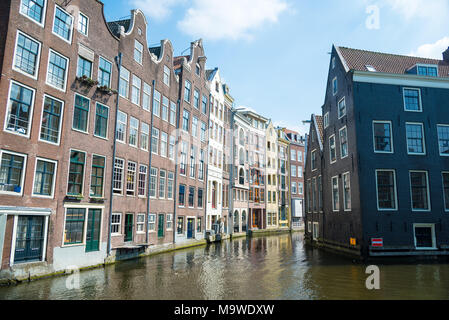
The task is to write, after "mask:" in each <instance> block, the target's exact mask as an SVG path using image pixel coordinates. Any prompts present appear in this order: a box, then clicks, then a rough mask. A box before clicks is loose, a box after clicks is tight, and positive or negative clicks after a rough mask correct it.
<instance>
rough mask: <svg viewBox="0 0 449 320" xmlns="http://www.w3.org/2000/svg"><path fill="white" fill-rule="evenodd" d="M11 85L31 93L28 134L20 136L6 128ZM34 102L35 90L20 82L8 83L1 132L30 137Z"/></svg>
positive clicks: (12, 81)
mask: <svg viewBox="0 0 449 320" xmlns="http://www.w3.org/2000/svg"><path fill="white" fill-rule="evenodd" d="M13 84H16V85H18V86H21V87H24V88H26V89H28V90H31V91H32V92H33V98H32V99H31V106H30V110H29V114H30V117H29V120H28V129H27V132H28V133H27V134H21V133H18V132H15V131H10V130H7V128H8V112H9V107H10V101H11V91H12V85H13ZM35 101H36V90H35V89H33V88H31V87H28V86H26V85H24V84H22V83H20V82H17V81H14V80H11V81H10V82H9V92H8V100H7V103H6V110H5V123H4V125H3V131H4V132H7V133H9V134H15V135H17V136H20V137H26V138H27V139H29V138H30V136H31V128H32V122H33V112H34V103H35ZM61 120H62V119H61ZM39 136H40V131H39Z"/></svg>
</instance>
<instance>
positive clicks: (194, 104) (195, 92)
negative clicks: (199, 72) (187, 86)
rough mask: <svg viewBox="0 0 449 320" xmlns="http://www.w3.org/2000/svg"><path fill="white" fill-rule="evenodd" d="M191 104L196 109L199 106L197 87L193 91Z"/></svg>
mask: <svg viewBox="0 0 449 320" xmlns="http://www.w3.org/2000/svg"><path fill="white" fill-rule="evenodd" d="M193 106H194V107H195V108H196V109H199V108H200V92H199V91H198V90H197V89H195V90H194V92H193Z"/></svg>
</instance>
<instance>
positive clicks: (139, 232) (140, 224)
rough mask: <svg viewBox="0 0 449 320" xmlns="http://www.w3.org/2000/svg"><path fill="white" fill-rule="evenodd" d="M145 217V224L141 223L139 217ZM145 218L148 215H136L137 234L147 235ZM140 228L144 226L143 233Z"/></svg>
mask: <svg viewBox="0 0 449 320" xmlns="http://www.w3.org/2000/svg"><path fill="white" fill-rule="evenodd" d="M142 216H143V222H139V217H142ZM145 216H146V213H138V214H137V215H136V234H145V221H146V219H145ZM139 226H142V229H143V231H139Z"/></svg>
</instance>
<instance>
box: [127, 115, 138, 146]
mask: <svg viewBox="0 0 449 320" xmlns="http://www.w3.org/2000/svg"><path fill="white" fill-rule="evenodd" d="M132 120H136V121H137V127H136V126H133V125H132ZM139 125H140V121H139V118H135V117H133V116H130V118H129V134H128V144H129V145H130V146H131V147H134V148H138V146H139V133H140V132H139ZM131 129H134V130H135V132H136V144H131V142H130V141H129V140H130V139H129V138H130V137H131Z"/></svg>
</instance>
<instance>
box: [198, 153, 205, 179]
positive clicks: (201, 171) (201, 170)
mask: <svg viewBox="0 0 449 320" xmlns="http://www.w3.org/2000/svg"><path fill="white" fill-rule="evenodd" d="M204 156H205V155H204V150H203V149H201V150H200V163H199V167H198V180H204V161H205V159H204Z"/></svg>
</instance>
